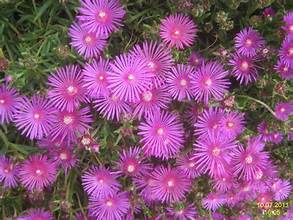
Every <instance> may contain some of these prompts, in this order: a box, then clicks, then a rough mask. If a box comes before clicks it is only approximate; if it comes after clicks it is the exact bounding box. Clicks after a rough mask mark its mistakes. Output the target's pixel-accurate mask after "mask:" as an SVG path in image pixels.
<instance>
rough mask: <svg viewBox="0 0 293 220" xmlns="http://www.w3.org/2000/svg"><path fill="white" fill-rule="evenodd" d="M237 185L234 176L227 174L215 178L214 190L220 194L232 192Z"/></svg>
mask: <svg viewBox="0 0 293 220" xmlns="http://www.w3.org/2000/svg"><path fill="white" fill-rule="evenodd" d="M234 185H235V181H234V179H233V175H232V174H231V173H230V172H226V173H225V174H223V175H221V176H215V177H214V181H213V188H214V189H216V190H217V191H218V192H227V191H228V190H231V189H232V188H233V186H234Z"/></svg>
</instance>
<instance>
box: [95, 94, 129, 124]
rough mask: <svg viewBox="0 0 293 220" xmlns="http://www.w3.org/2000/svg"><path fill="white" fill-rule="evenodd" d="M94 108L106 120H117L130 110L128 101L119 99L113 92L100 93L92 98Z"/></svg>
mask: <svg viewBox="0 0 293 220" xmlns="http://www.w3.org/2000/svg"><path fill="white" fill-rule="evenodd" d="M94 104H95V106H94V107H95V109H96V110H97V111H98V112H99V113H100V114H102V116H103V117H104V118H106V119H108V120H114V119H115V120H117V121H119V120H120V118H121V116H123V115H125V114H127V113H129V112H131V107H130V105H129V103H128V102H125V101H123V100H121V99H120V98H119V97H118V96H116V95H114V94H111V93H110V94H109V95H100V96H99V97H98V98H97V99H95V100H94Z"/></svg>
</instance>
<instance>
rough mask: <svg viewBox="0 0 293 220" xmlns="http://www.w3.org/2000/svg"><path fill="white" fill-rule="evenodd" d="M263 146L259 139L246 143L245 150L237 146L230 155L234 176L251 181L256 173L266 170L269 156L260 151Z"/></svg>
mask: <svg viewBox="0 0 293 220" xmlns="http://www.w3.org/2000/svg"><path fill="white" fill-rule="evenodd" d="M263 147H264V144H263V143H262V141H261V139H260V137H257V138H255V139H254V140H252V139H250V140H249V141H248V146H247V148H244V147H243V146H242V145H239V147H238V148H237V149H235V150H234V151H233V154H232V167H233V169H234V174H235V175H237V176H238V178H240V179H244V180H253V179H254V178H255V177H256V175H257V172H259V171H262V170H264V169H266V164H267V162H268V159H269V156H268V153H267V152H264V151H262V150H263Z"/></svg>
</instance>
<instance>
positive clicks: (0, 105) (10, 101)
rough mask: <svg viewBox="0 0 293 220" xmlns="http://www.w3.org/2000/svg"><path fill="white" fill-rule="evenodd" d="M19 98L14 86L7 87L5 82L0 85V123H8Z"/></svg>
mask: <svg viewBox="0 0 293 220" xmlns="http://www.w3.org/2000/svg"><path fill="white" fill-rule="evenodd" d="M20 101H21V98H20V97H19V95H18V92H17V91H16V89H14V88H8V87H7V86H6V85H5V84H2V85H0V123H1V124H4V123H9V122H11V121H12V119H13V114H14V112H15V111H16V109H17V106H18V104H19V102H20Z"/></svg>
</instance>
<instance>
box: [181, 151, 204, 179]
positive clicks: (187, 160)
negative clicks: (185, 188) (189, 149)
mask: <svg viewBox="0 0 293 220" xmlns="http://www.w3.org/2000/svg"><path fill="white" fill-rule="evenodd" d="M176 165H177V169H178V170H179V171H181V172H182V173H183V174H184V175H186V176H188V177H189V178H191V179H193V178H195V177H197V176H199V174H200V173H199V170H198V168H197V166H196V160H195V159H194V158H193V157H192V155H191V154H190V153H189V154H186V155H181V156H179V157H178V158H177V159H176Z"/></svg>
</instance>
